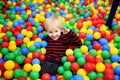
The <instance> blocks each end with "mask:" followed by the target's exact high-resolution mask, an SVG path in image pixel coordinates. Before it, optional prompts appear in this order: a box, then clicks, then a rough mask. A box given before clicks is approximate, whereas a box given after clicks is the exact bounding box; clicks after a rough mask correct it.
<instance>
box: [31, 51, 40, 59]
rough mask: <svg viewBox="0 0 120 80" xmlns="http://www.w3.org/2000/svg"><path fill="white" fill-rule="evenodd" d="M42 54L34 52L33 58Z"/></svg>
mask: <svg viewBox="0 0 120 80" xmlns="http://www.w3.org/2000/svg"><path fill="white" fill-rule="evenodd" d="M40 55H41V54H40V53H39V52H37V51H35V52H33V54H32V56H33V58H40Z"/></svg>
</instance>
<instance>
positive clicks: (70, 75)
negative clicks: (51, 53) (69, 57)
mask: <svg viewBox="0 0 120 80" xmlns="http://www.w3.org/2000/svg"><path fill="white" fill-rule="evenodd" d="M63 77H64V78H65V80H70V79H71V78H72V72H71V71H65V72H64V73H63Z"/></svg>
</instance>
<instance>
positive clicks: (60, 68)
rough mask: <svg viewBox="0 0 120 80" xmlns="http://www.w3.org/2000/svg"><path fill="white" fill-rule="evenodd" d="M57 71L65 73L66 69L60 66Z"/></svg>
mask: <svg viewBox="0 0 120 80" xmlns="http://www.w3.org/2000/svg"><path fill="white" fill-rule="evenodd" d="M57 71H58V73H59V74H63V73H64V72H65V69H64V68H63V66H59V67H58V69H57Z"/></svg>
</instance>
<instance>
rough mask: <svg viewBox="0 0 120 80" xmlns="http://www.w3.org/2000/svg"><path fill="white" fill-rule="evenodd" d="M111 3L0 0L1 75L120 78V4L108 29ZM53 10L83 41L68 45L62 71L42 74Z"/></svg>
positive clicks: (19, 79) (45, 79) (24, 79)
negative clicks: (46, 28) (48, 21)
mask: <svg viewBox="0 0 120 80" xmlns="http://www.w3.org/2000/svg"><path fill="white" fill-rule="evenodd" d="M111 5H112V2H111V0H105V1H103V0H3V1H0V79H1V80H2V79H3V80H8V79H11V80H12V79H15V80H120V63H119V62H120V7H118V9H117V12H116V14H115V17H114V19H113V22H112V26H111V27H112V30H109V28H108V26H106V25H105V24H106V21H107V19H108V15H109V13H110V8H111ZM54 14H56V15H58V16H60V19H61V20H62V22H63V26H64V27H66V28H69V29H71V30H73V31H74V32H75V33H76V34H78V36H79V37H80V39H81V41H82V43H83V44H82V46H81V47H80V48H75V49H74V50H72V49H67V50H66V52H65V54H66V56H63V57H62V58H61V62H62V63H63V65H62V66H60V67H59V68H58V74H56V75H50V74H48V73H45V74H43V75H41V74H40V70H41V61H44V60H45V54H46V47H47V42H46V41H45V40H44V39H45V37H46V36H47V32H45V31H44V21H45V20H46V18H49V17H50V16H52V15H54Z"/></svg>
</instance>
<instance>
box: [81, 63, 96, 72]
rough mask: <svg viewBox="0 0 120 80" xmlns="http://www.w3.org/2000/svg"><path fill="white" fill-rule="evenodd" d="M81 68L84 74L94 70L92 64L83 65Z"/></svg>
mask: <svg viewBox="0 0 120 80" xmlns="http://www.w3.org/2000/svg"><path fill="white" fill-rule="evenodd" d="M83 67H84V69H85V71H86V72H91V71H92V70H94V64H93V63H85V64H84V66H83Z"/></svg>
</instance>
